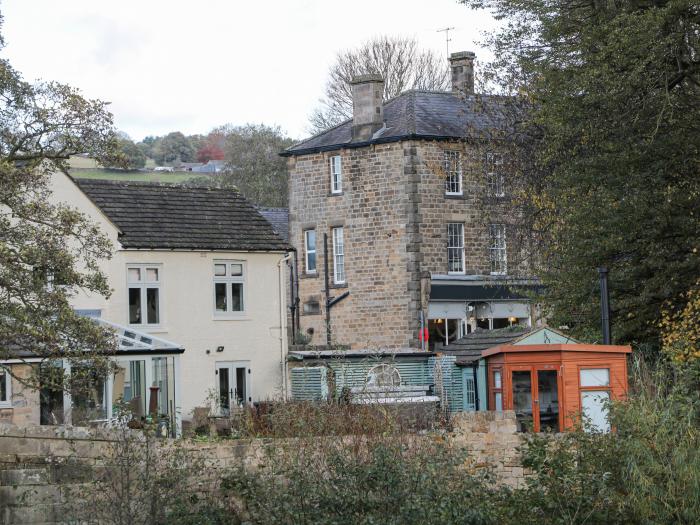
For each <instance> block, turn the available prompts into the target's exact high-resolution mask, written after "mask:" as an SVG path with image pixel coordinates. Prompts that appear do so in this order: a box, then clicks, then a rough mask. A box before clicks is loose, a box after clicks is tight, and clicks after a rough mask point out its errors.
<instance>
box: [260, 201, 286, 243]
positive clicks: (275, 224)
mask: <svg viewBox="0 0 700 525" xmlns="http://www.w3.org/2000/svg"><path fill="white" fill-rule="evenodd" d="M258 211H259V212H260V214H261V215H262V216H263V217H265V218H266V219H267V222H269V223H270V224H272V229H274V230H275V233H277V234H279V236H280V237H282V238H283V239H284V240H285V241H287V242H289V210H288V209H287V208H258Z"/></svg>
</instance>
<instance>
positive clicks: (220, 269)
mask: <svg viewBox="0 0 700 525" xmlns="http://www.w3.org/2000/svg"><path fill="white" fill-rule="evenodd" d="M214 275H221V276H224V275H226V265H225V264H215V265H214Z"/></svg>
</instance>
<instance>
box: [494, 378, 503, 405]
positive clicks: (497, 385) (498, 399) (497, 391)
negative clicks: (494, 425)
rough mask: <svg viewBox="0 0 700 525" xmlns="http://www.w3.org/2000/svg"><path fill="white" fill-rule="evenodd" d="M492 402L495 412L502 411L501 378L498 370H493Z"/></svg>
mask: <svg viewBox="0 0 700 525" xmlns="http://www.w3.org/2000/svg"><path fill="white" fill-rule="evenodd" d="M493 404H494V407H493V408H494V410H495V411H496V412H503V378H502V376H501V371H500V370H494V371H493Z"/></svg>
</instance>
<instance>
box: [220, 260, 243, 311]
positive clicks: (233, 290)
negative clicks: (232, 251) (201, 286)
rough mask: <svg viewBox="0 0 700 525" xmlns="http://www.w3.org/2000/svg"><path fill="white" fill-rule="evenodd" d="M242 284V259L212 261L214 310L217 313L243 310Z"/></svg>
mask: <svg viewBox="0 0 700 525" xmlns="http://www.w3.org/2000/svg"><path fill="white" fill-rule="evenodd" d="M244 284H245V265H244V263H243V262H242V261H214V312H215V313H216V314H217V315H233V314H237V313H241V312H243V311H245V304H244Z"/></svg>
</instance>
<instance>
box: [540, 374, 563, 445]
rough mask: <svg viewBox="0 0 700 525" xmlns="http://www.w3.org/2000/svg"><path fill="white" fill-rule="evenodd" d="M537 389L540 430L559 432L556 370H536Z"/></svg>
mask: <svg viewBox="0 0 700 525" xmlns="http://www.w3.org/2000/svg"><path fill="white" fill-rule="evenodd" d="M537 389H538V399H539V403H538V404H539V407H540V432H544V431H546V430H550V431H552V432H559V391H558V390H557V371H556V370H538V371H537Z"/></svg>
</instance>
